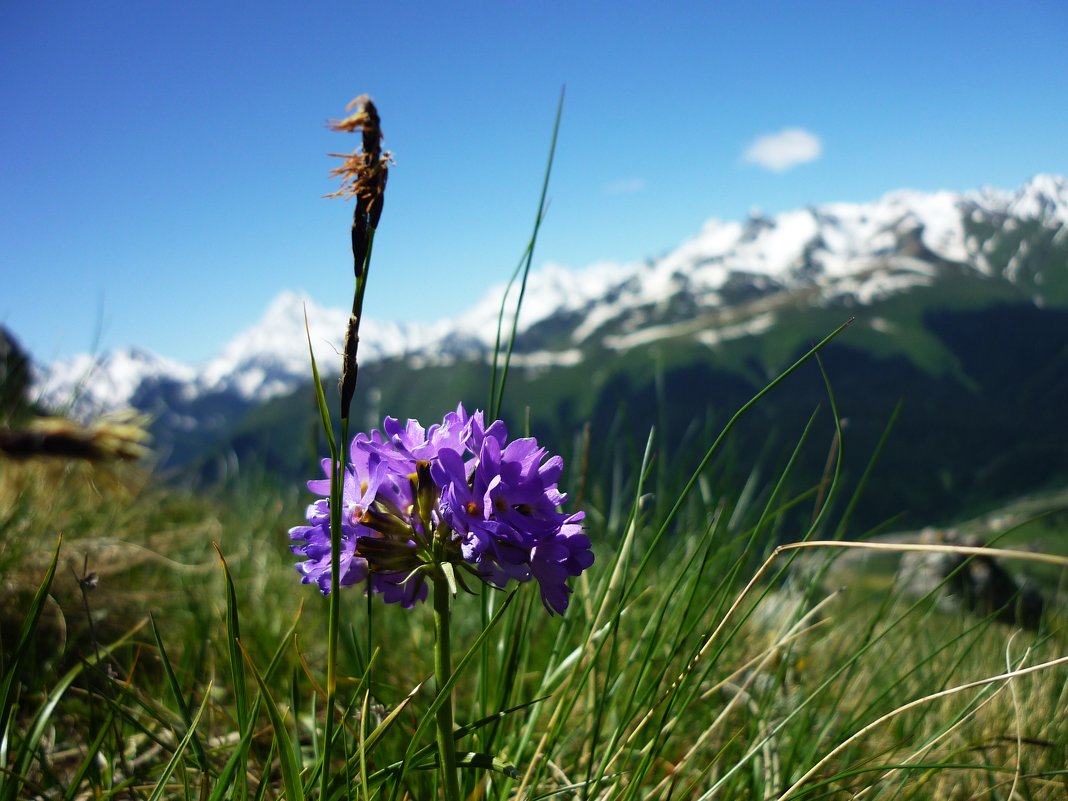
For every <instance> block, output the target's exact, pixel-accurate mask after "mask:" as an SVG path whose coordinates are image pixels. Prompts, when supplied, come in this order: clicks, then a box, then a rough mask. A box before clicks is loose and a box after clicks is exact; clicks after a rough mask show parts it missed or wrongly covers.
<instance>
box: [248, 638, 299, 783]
mask: <svg viewBox="0 0 1068 801" xmlns="http://www.w3.org/2000/svg"><path fill="white" fill-rule="evenodd" d="M239 645H240V643H239ZM241 652H242V653H243V654H244V656H245V661H246V662H248V667H249V670H251V671H252V676H253V678H255V679H256V684H257V685H258V686H259V688H260V696H259V697H260V698H261V699H263V705H264V706H265V707H266V708H267V717H269V718H270V719H271V727H272V728H273V729H274V738H275V741H276V742H277V743H278V763H279V765H280V767H281V769H282V784H283V786H284V787H285V791H286V798H288V799H289V801H303V799H304V787H303V785H302V784H301V782H300V772H299V770H298V768H297V762H296V759H295V758H294V756H293V742H292V740H290V739H289V729H288V728H287V727H286V722H285V719H284V718H283V717H282V713H281V712H280V711H279V710H278V704H276V703H275V700H274V697H273V696H272V695H271V692H270V690H269V689H268V688H267V684H266V682H265V681H264V680H263V676H261V675H260V672H259V670H257V669H256V665H255V663H254V662H253V661H252V657H251V656H250V655H249V652H248V650H247V649H246V648H245V647H244V645H241Z"/></svg>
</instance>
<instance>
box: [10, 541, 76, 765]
mask: <svg viewBox="0 0 1068 801" xmlns="http://www.w3.org/2000/svg"><path fill="white" fill-rule="evenodd" d="M62 547H63V536H62V535H60V536H59V538H58V539H57V541H56V551H55V553H54V554H52V562H51V563H50V564H49V566H48V570H47V571H45V576H44V579H43V580H42V581H41V583H40V585H39V586H38V587H37V592H36V593H34V596H33V600H32V601H30V608H29V611H28V612H27V614H26V618H25V620H24V621H23V623H22V631H21V632H19V639H18V645H16V646H15V655H14V656H13V657H12V658H11V663H10V664H9V665H6V666H5V669H4V679H3V684H0V743H3V744H4V745H3V747H2V748H0V766H3V765H6V764H7V752H6V744H7V743H8V742H10V738H9V737H8V724H9V723H10V720H11V710H12V707H13V706H14V704H15V696H16V695H17V689H16V684H17V682H18V676H19V673H20V672H21V670H22V660H23V659H24V658H25V656H26V652H27V651H28V650H29V648H30V643H31V642H32V640H33V634H34V632H35V631H36V630H37V623H38V622H39V621H40V619H41V612H42V611H43V610H44V604H45V599H47V598H48V591H49V590H50V589H51V588H52V580H53V579H54V578H55V577H56V565H58V564H59V551H60V548H62Z"/></svg>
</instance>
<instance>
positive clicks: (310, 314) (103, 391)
mask: <svg viewBox="0 0 1068 801" xmlns="http://www.w3.org/2000/svg"><path fill="white" fill-rule="evenodd" d="M969 218H970V219H973V220H975V221H979V220H983V219H990V220H993V221H994V222H998V221H999V220H1006V219H1007V220H1008V223H1009V224H1011V223H1012V218H1020V219H1037V220H1039V221H1041V222H1042V224H1043V225H1046V226H1049V227H1062V226H1065V225H1066V224H1068V181H1066V180H1065V179H1064V178H1062V177H1058V176H1053V175H1037V176H1035V177H1034V178H1032V179H1031V180H1030V181H1028V182H1027V183H1026V184H1024V185H1023V186H1022V187H1020V188H1019V189H1017V190H1015V191H1004V190H997V189H991V188H983V189H980V190H977V191H973V192H968V193H964V194H958V193H953V192H948V191H939V192H919V191H912V190H900V191H895V192H890V193H888V194H887V195H885V196H884V197H882V198H880V199H879V200H876V201H873V202H869V203H828V204H824V205H821V206H815V207H809V208H805V209H798V210H793V211H787V212H783V213H780V214H777V215H774V216H765V215H764V214H762V213H754V214H751V215H750V217H749V218H748V219H747V220H745V221H743V222H730V221H728V222H724V221H721V220H715V219H713V220H709V221H708V222H707V223H706V224H705V225H704V226H703V227H702V228H701V230H700V231H699V232H698V233H697V234H696V235H695V236H694V237H692V238H691V239H689V240H687V241H685V242H683V243H682V244H681V245H679V246H678V247H677V248H675V249H674V250H672V251H670V252H669V253H667V254H666V255H664V256H663V257H661V258H659V259H655V260H649V261H643V262H631V263H627V264H620V263H615V262H598V263H595V264H593V265H590V266H588V267H586V268H585V269H582V270H572V269H569V268H568V267H565V266H563V265H561V264H559V263H555V262H550V263H547V264H545V265H544V266H543V267H542V268H541V269H539V270H535V271H532V272H531V273H530V275H529V276H528V280H527V286H526V291H525V294H524V299H523V310H522V314H521V317H520V320H519V326H518V330H519V332H520V333H522V332H525V331H527V330H529V329H530V328H532V327H533V326H536V325H537V324H538V323H541V322H543V321H545V320H548V319H550V318H553V317H555V316H557V315H560V314H564V315H571V316H572V317H574V318H575V319H576V320H577V324H576V327H574V328H573V329H572V333H571V340H572V342H573V343H575V344H580V343H582V342H584V341H585V340H586V339H588V338H589V337H591V336H595V335H596V334H597V333H598V331H599V330H600V329H601V328H602V327H603V326H605V325H606V324H607V323H609V322H611V321H613V320H625V321H626V323H625V325H624V328H623V329H620V330H626V331H636V330H637V329H639V328H641V327H642V326H644V325H646V324H647V323H646V322H644V321H647V320H650V319H656V317H657V314H658V312H657V310H658V309H666V308H667V307H668V305H669V304H670V303H672V302H673V299H676V298H678V297H679V296H680V294H685V295H687V296H688V297H689V298H691V299H692V303H693V304H695V305H696V306H697V307H704V308H711V307H713V306H718V305H721V304H722V303H725V302H726V303H729V302H731V300H730V297H731V296H730V295H729V294H728V293H729V292H730V291H732V287H735V286H738V285H739V279H740V280H741V283H742V284H744V285H746V286H749V287H751V288H753V289H756V290H758V291H767V290H773V289H776V288H782V289H787V288H790V287H799V286H805V287H813V288H816V289H818V290H819V297H820V298H821V299H822V301H821V302H826V301H828V300H830V299H833V298H837V297H843V296H849V297H851V298H852V299H853V301H854V302H857V303H867V302H871V301H873V300H875V299H877V298H879V297H883V296H885V295H887V294H891V293H894V292H900V291H903V290H904V289H906V288H908V287H911V286H916V285H919V284H925V283H930V282H931V281H932V280H933V276H934V273H933V272H932V270H933V269H934V268H933V265H932V264H931V262H930V261H929V260H925V258H926V256H925V254H924V252H923V251H924V250H925V251H927V253H928V254H933V255H934V256H936V257H937V258H939V259H941V260H944V261H947V262H951V263H957V264H961V265H972V266H973V267H974V268H976V269H980V270H982V271H984V272H987V273H989V272H991V269H992V268H991V266H990V265H989V264H988V263H987V261H986V257H985V255H984V253H983V252H981V248H980V246H979V244H978V243H977V242H976V241H975V239H974V237H969V236H968V234H967V233H966V227H965V226H966V220H967V219H969ZM1063 230H1068V229H1063ZM917 246H919V252H917V251H916V247H917ZM891 262H892V264H891ZM1006 277H1008V278H1009V279H1010V280H1013V278H1012V274H1010V273H1009V272H1006ZM518 291H519V286H518V284H516V285H514V286H512V287H511V291H510V292H509V304H508V305H509V307H510V308H512V309H514V304H515V300H516V297H517V295H518ZM505 292H506V285H505V284H500V285H497V286H495V287H492V288H491V289H490V290H489V291H487V293H486V294H485V295H484V296H483V298H482V299H481V300H480V301H478V302H477V303H476V304H475V305H474V306H473V307H472V308H471V309H469V310H467V311H466V312H465V313H464V314H463V315H461V316H460V317H458V318H456V319H455V320H451V321H450V320H447V321H442V322H438V323H434V324H421V323H398V322H388V321H379V320H375V319H373V318H372V319H365V320H363V321H362V323H361V328H360V352H359V355H360V360H361V361H362V362H364V363H366V362H368V361H373V360H376V359H383V358H389V357H396V356H402V355H405V354H424V355H426V354H430V353H433V354H437V355H442V354H445V355H447V354H459V353H466V352H478V351H480V350H481V351H485V350H488V349H491V348H492V347H493V343H494V340H495V338H496V334H497V326H498V321H499V319H500V309H501V304H502V301H503V299H504V297H505ZM305 310H306V312H307V326H308V331H309V332H310V338H311V343H312V346H313V347H314V349H315V356H316V360H317V362H318V364H319V368H320V370H321V371H322V372H323V373H324V374H335V373H336V372H338V370H339V368H340V361H341V356H340V352H341V348H342V341H341V340H342V337H343V334H344V331H345V327H346V324H347V321H348V317H349V314H348V311H347V310H343V309H332V308H328V307H324V306H320V305H319V304H317V303H315V302H314V301H312V300H310V299H309V298H308V297H306V296H305V295H302V294H299V293H296V292H291V291H286V292H282V293H281V294H280V295H278V297H276V298H275V299H274V300H273V301H272V302H271V304H270V305H269V306H268V308H267V309H266V311H265V312H264V314H263V316H262V318H261V319H260V320H259V322H257V323H256V324H255V325H253V326H252V327H250V328H248V329H247V330H245V331H243V332H242V333H240V334H239V335H238V336H236V337H235V338H234V339H233V340H231V341H230V342H229V343H228V344H227V345H226V346H225V347H224V349H223V351H222V353H221V354H220V355H219V356H218V357H217V358H215V359H213V360H212V361H210V362H209V363H208V364H206V365H204V366H203V367H202V368H200V369H196V368H193V367H189V366H187V365H182V364H178V363H177V362H173V361H170V360H167V359H163V358H161V357H158V356H154V355H152V354H146V353H143V352H138V351H135V350H130V349H127V350H122V351H115V352H114V353H112V354H109V355H108V356H106V357H104V358H103V359H93V358H91V357H88V356H79V357H76V358H74V359H69V360H66V361H65V362H60V363H57V364H55V365H52V367H50V368H47V369H46V370H44V372H43V374H42V376H41V377H40V379H39V381H38V387H39V389H40V391H41V393H42V396H43V398H44V399H45V401H46V402H49V403H53V404H55V405H60V406H62V405H64V401H66V400H69V398H70V397H71V396H72V393H73V392H74V391H75V388H76V387H79V386H80V387H81V390H80V392H81V396H82V397H83V398H84V399H85V400H86V401H87V402H89V403H91V404H92V405H94V406H96V407H98V408H112V407H114V406H116V405H121V404H123V403H128V402H129V401H130V399H131V398H132V397H133V395H134V393H135V392H136V391H137V389H138V387H139V386H140V384H141V382H142V381H143V380H145V379H149V378H155V379H171V380H173V381H176V382H183V383H187V384H189V386H188V387H187V388H186V389H184V390H183V391H184V392H185V391H188V393H192V394H194V395H196V394H200V393H212V392H236V393H237V394H239V395H240V396H241V397H243V398H246V399H265V398H267V397H270V396H272V395H276V394H279V393H282V392H286V391H289V390H290V389H292V388H293V387H295V386H297V385H298V384H299V383H301V382H303V381H306V380H307V378H308V376H309V374H310V370H309V366H310V365H309V359H308V350H307V344H308V334H307V333H306V332H305ZM504 325H505V329H504V333H505V335H507V333H508V332H509V331H510V328H511V315H510V314H509V313H508V312H506V314H505V317H504ZM621 341H622V340H621ZM627 341H628V342H629V340H627ZM57 402H58V403H57Z"/></svg>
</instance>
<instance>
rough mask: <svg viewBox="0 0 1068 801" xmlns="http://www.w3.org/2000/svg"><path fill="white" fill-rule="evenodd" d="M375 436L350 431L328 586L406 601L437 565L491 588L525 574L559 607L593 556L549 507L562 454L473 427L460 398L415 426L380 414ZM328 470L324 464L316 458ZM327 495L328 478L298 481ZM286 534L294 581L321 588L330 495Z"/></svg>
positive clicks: (575, 525)
mask: <svg viewBox="0 0 1068 801" xmlns="http://www.w3.org/2000/svg"><path fill="white" fill-rule="evenodd" d="M382 429H383V432H384V434H383V433H382V432H379V431H374V432H372V433H371V434H370V435H367V434H360V435H358V436H357V437H356V438H355V439H354V440H353V441H352V445H351V447H350V460H349V463H348V464H347V465H346V467H345V480H344V491H343V499H342V509H343V514H342V519H341V547H342V550H341V554H340V557H341V571H340V574H339V582H338V583H339V585H341V586H349V585H351V584H356V583H359V582H360V581H363V580H365V579H367V583H368V588H369V591H370V592H373V593H379V594H381V595H382V596H383V598H384V600H385V601H386V602H387V603H400V604H401V605H402V606H406V607H410V606H412V605H413V604H414V603H416V602H417V601H422V600H423V599H425V598H426V595H427V588H426V578H427V577H428V576H430V577H437V576H440V565H441V563H442V562H451V563H453V564H454V565H456V566H458V567H460V568H462V569H464V570H465V571H466V572H467V573H469V574H473V575H475V576H477V577H478V578H479V579H481V580H483V581H485V582H487V583H490V584H493V585H495V586H498V587H504V586H505V585H506V584H507V583H508V581H509V580H516V581H530V580H531V579H535V580H537V582H538V584H539V586H540V589H541V597H542V603H543V604H544V606H545V608H546V609H547V610H548V611H549V613H550V614H552V613H554V612H555V613H563V612H564V610H565V609H567V606H568V600H569V596H570V594H571V588H570V587H569V586H568V584H567V580H568V579H569V578H572V577H575V576H578V575H580V574H581V573H582V571H583V570H585V569H586V568H588V567H590V565H592V564H593V553H592V551H591V550H590V541H589V538H588V537H587V536H586V535H585V534H584V533H583V528H582V521H583V519H584V514H583V513H582V512H578V513H575V514H571V515H567V514H564V513H563V512H561V511H559V509H560V506H561V505H563V503H564V502H565V501H566V500H567V496H566V495H564V494H563V493H562V492H560V490H559V487H558V486H557V482H558V480H559V478H560V475H561V473H562V471H563V459H561V458H560V457H559V456H550V455H549V454H548V452H547V451H546V449H545V448H542V447H541V446H539V445H538V442H537V440H535V439H533V438H525V439H517V440H514V441H513V442H508V432H507V429H506V427H505V425H504V423H503V422H502V421H500V420H495V421H493V422H492V423H491V424H490V425H488V426H487V425H486V424H485V419H484V416H483V414H482V412H480V411H476V412H475V413H474V414H471V415H469V414H468V413H467V412H466V410H465V409H464V407H463V406H462V405H460V406H458V407H457V408H456V410H455V411H453V412H449V413H448V414H447V415H445V417H444V419H443V420H442V422H441V423H440V424H434V425H432V426H430V428H428V429H424V428H423V426H422V425H420V423H419V422H418V421H416V420H408V421H407V422H406V423H405V424H404V425H401V423H400V422H399V421H398V420H396V419H394V418H392V417H387V418H386V419H385V421H384V423H383V426H382ZM323 469H324V472H326V473H327V475H328V476H329V471H330V461H329V460H324V462H323ZM308 488H309V489H310V490H311V491H312V492H315V493H317V494H319V495H322V496H329V494H330V481H329V478H327V479H325V480H324V479H318V480H313V481H309V482H308ZM307 519H308V525H306V526H296V527H294V528H293V529H291V530H290V537H291V538H292V539H293V541H294V545H293V551H294V552H295V553H297V554H300V555H303V556H304V557H306V558H305V560H304V561H302V562H300V563H298V565H297V569H298V570H299V571H300V573H301V574H302V576H303V579H302V580H303V581H304V582H306V583H315V584H316V585H318V587H319V588H320V590H321V591H322V592H324V593H326V592H329V590H330V569H331V566H330V503H329V501H328V500H327V499H326V497H323V498H321V499H320V500H318V501H316V502H315V503H313V504H311V505H310V506H309V507H308V513H307Z"/></svg>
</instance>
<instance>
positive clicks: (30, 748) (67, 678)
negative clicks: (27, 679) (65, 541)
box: [0, 551, 145, 801]
mask: <svg viewBox="0 0 1068 801" xmlns="http://www.w3.org/2000/svg"><path fill="white" fill-rule="evenodd" d="M57 553H58V551H57ZM144 624H145V621H141V622H140V623H138V624H137V625H136V626H134V627H133V628H132V629H130V630H129V631H128V632H126V633H125V634H124V635H122V637H120V638H119V639H117V640H116V641H115V642H113V643H111V644H110V645H106V646H102V647H101V648H99V649H98V650H97V652H96V653H95V654H93V655H92V656H90V657H88V658H86V659H84V660H83V661H82V662H80V663H79V664H78V665H75V666H74V667H72V668H71V669H70V670H69V671H67V673H66V674H64V676H63V677H62V678H61V679H60V680H59V681H58V682H57V683H56V686H55V687H53V688H52V691H51V692H50V693H49V694H48V697H47V698H46V699H45V703H44V705H43V706H42V707H41V708H40V709H39V710H37V714H36V715H35V716H34V718H33V721H32V723H31V724H30V728H29V730H28V731H27V733H26V738H25V739H24V740H23V741H22V743H21V744H20V746H19V753H18V757H17V758H16V760H15V764H14V767H13V769H12V771H11V776H12V778H11V779H10V780H9V781H7V782H5V784H4V785H3V791H2V792H3V795H2V796H0V798H2V799H3V801H14V799H16V798H18V792H19V790H20V789H21V787H22V783H23V781H24V777H25V776H26V775H27V774H28V773H29V770H30V765H31V764H32V763H33V760H34V754H35V753H36V751H37V746H38V744H39V743H40V741H41V738H42V737H43V736H44V734H45V731H46V730H47V729H48V727H49V724H50V723H51V720H52V713H53V712H54V711H55V709H56V706H57V705H58V704H59V702H60V700H61V699H62V698H63V696H64V694H65V693H66V692H67V690H68V689H70V686H71V684H73V683H74V680H75V679H76V678H78V676H79V675H81V674H82V672H83V671H85V670H86V669H88V668H91V667H93V666H94V665H96V664H98V663H99V662H101V661H103V660H104V659H105V658H106V657H108V656H110V655H111V653H112V651H115V650H117V649H118V648H120V647H121V646H123V645H125V644H126V643H127V642H129V640H130V639H131V638H132V637H133V636H134V634H136V633H137V632H138V631H140V629H141V627H142V626H143V625H144Z"/></svg>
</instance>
